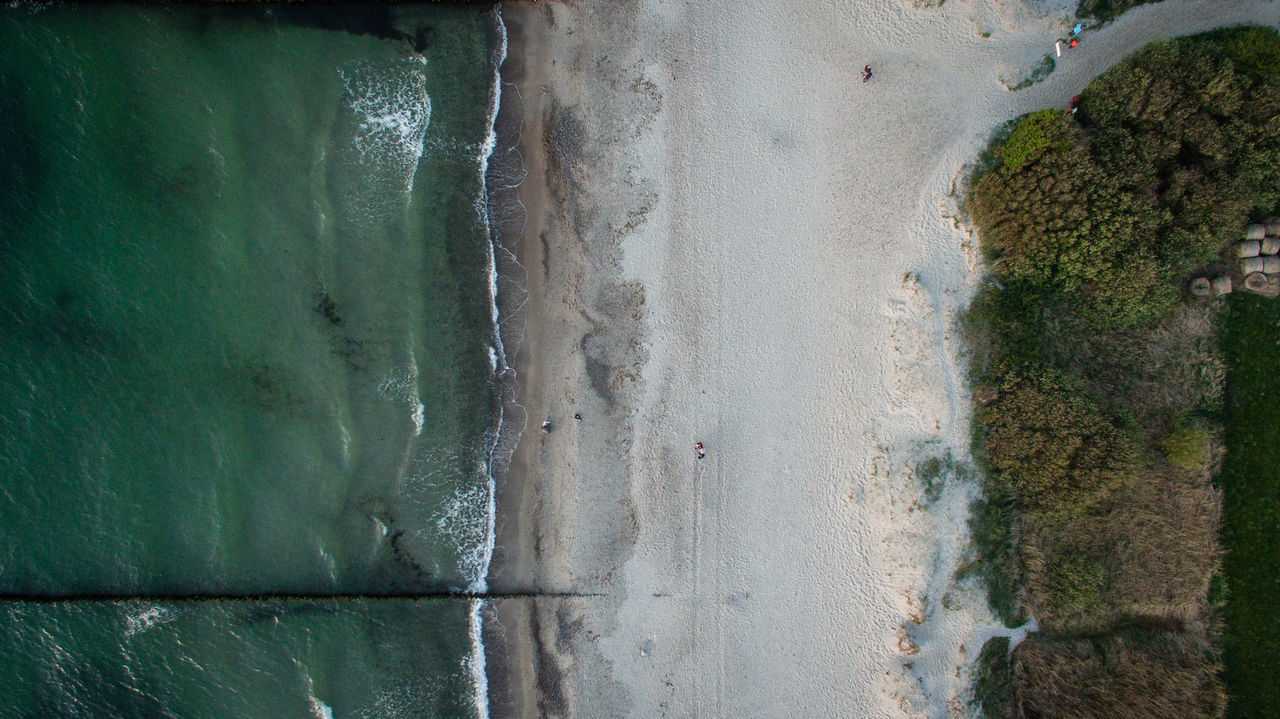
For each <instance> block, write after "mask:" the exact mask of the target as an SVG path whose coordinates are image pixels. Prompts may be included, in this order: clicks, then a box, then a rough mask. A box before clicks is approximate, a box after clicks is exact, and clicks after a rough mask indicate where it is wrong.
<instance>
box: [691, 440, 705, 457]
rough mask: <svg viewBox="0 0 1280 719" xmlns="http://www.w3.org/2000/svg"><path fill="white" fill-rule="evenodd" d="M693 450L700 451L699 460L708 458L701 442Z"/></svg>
mask: <svg viewBox="0 0 1280 719" xmlns="http://www.w3.org/2000/svg"><path fill="white" fill-rule="evenodd" d="M693 448H694V449H695V450H697V451H698V459H702V458H703V457H705V456H707V451H706V450H704V449H703V448H702V443H701V442H696V443H694V445H693Z"/></svg>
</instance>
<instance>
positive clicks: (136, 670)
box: [0, 6, 501, 716]
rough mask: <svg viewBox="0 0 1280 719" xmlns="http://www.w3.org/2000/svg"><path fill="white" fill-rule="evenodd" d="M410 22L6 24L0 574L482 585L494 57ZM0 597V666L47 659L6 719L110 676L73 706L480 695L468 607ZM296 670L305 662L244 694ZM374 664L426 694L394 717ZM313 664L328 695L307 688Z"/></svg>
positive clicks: (360, 585)
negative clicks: (380, 27)
mask: <svg viewBox="0 0 1280 719" xmlns="http://www.w3.org/2000/svg"><path fill="white" fill-rule="evenodd" d="M419 14H420V15H422V16H423V17H422V18H421V19H420V20H419V23H420V24H419V30H420V31H419V32H418V35H417V36H418V42H417V43H415V44H417V45H418V47H419V48H420V50H421V52H418V51H415V50H414V48H413V47H411V45H410V43H408V42H406V41H403V40H395V39H387V38H382V37H377V36H375V35H373V34H362V35H357V34H349V33H345V32H339V31H335V30H324V29H319V28H316V27H301V26H296V25H290V24H285V23H282V22H276V21H274V20H273V19H272V17H271V15H270V13H266V14H263V13H236V12H224V11H216V12H215V11H206V10H201V9H199V8H158V9H153V8H138V7H126V6H112V7H96V6H85V7H74V8H71V7H61V8H53V9H46V10H40V11H32V10H29V9H22V8H9V9H6V10H5V11H3V12H0V48H4V49H3V50H0V105H2V107H0V169H2V170H3V172H4V174H5V176H6V178H10V179H9V180H8V181H7V182H6V186H5V187H4V188H3V189H0V326H2V327H3V332H0V362H2V363H3V365H4V366H5V367H6V372H5V373H3V376H0V406H3V407H4V409H5V411H4V412H3V413H0V475H2V476H3V477H4V483H3V487H2V491H0V548H2V549H0V592H3V593H4V594H7V595H9V596H10V597H16V598H21V597H29V596H44V597H48V596H68V595H94V596H104V595H112V596H116V595H119V596H133V595H142V596H181V595H189V594H206V593H216V594H224V595H226V594H230V595H235V594H261V593H284V594H306V595H324V594H330V593H339V594H361V593H371V594H388V593H415V592H418V593H421V592H448V591H456V590H470V591H476V590H481V589H483V587H484V581H485V575H486V572H487V568H488V562H489V556H490V553H491V549H490V547H491V542H492V538H491V531H492V530H491V527H492V516H491V513H492V497H491V493H492V486H491V480H490V476H489V468H488V459H489V453H490V451H491V447H492V437H493V434H494V427H493V425H494V418H495V415H494V407H495V404H494V402H495V400H494V396H495V394H494V392H495V388H494V380H493V368H492V365H491V359H490V356H491V347H492V346H493V343H494V341H495V339H494V337H493V325H492V316H491V307H492V295H491V287H490V277H489V268H490V266H491V259H490V245H489V238H488V231H487V227H486V225H485V221H484V215H483V212H484V202H483V199H484V187H483V168H484V162H485V156H486V154H487V152H488V151H489V147H490V133H491V124H492V119H493V109H492V105H493V101H494V99H495V92H496V90H495V87H494V83H495V73H496V64H497V62H498V61H499V58H497V57H496V55H497V54H498V53H499V52H500V44H501V43H500V39H499V37H500V35H499V33H498V31H497V29H496V28H495V25H494V23H495V21H494V18H493V17H492V16H491V15H486V14H484V13H481V12H479V11H477V10H474V9H469V8H431V9H430V10H426V11H419ZM0 609H2V616H3V622H4V626H5V633H4V636H3V638H2V640H0V641H2V642H3V646H5V648H6V655H7V656H9V657H10V660H9V662H12V663H13V666H15V667H17V666H24V667H46V668H50V671H47V672H43V671H39V670H35V669H29V670H24V671H28V673H27V674H22V675H14V677H15V678H14V680H13V682H11V683H8V684H6V685H4V687H3V688H0V706H4V709H5V713H6V714H8V715H13V716H24V715H42V712H45V711H46V710H49V709H51V708H59V707H62V708H65V707H72V709H68V711H71V712H72V714H76V713H77V712H80V711H81V710H80V709H76V708H75V707H78V706H81V705H80V704H75V703H74V702H80V701H82V700H83V701H89V699H87V698H85V697H84V696H81V695H82V694H83V693H84V691H85V687H92V686H94V685H95V684H97V685H99V686H105V685H112V686H118V687H121V692H120V693H119V695H118V696H117V695H116V694H113V693H105V694H103V695H101V696H95V697H93V698H92V701H93V702H100V704H84V705H83V706H84V707H88V708H87V709H84V712H87V714H85V715H127V714H130V713H131V712H133V711H134V710H138V709H146V711H148V712H150V711H152V710H155V711H159V712H161V713H164V712H170V713H174V714H175V715H181V716H202V715H205V714H202V713H201V712H206V713H207V712H210V711H214V708H216V707H218V706H219V702H222V701H224V700H225V699H226V698H227V697H232V696H239V694H240V693H242V692H248V694H247V697H249V698H252V699H255V700H256V701H253V702H251V703H250V704H249V705H246V706H247V707H250V708H251V710H250V708H246V709H245V710H244V711H243V712H241V711H240V710H237V709H235V708H234V707H235V706H237V705H235V704H232V705H229V706H230V707H232V708H230V709H229V711H231V714H225V713H219V714H217V715H219V716H229V715H230V716H241V715H244V716H249V715H273V716H286V715H304V716H307V715H309V716H324V715H325V714H324V711H323V710H322V709H320V708H317V707H320V706H321V705H326V704H327V705H329V706H333V707H338V706H339V705H341V706H342V708H343V710H342V711H340V712H339V715H342V716H366V715H367V716H401V715H404V716H422V715H424V712H426V713H428V714H431V715H437V716H455V715H469V714H471V713H473V712H474V711H478V709H477V706H478V705H479V704H482V703H483V702H482V701H477V700H480V699H482V697H477V696H475V694H476V692H477V691H482V689H481V688H480V687H478V686H476V682H475V680H476V677H477V672H476V664H475V662H476V661H477V657H478V654H477V647H475V646H474V643H473V637H474V636H476V632H477V628H476V627H475V626H474V625H475V623H476V621H477V619H476V616H477V615H476V612H475V608H474V602H473V600H469V599H465V598H463V599H457V600H444V601H432V602H424V603H417V604H415V603H401V604H386V603H376V604H370V605H365V604H364V603H352V602H343V603H340V604H334V603H326V602H319V603H303V604H297V603H289V604H284V605H279V606H276V605H272V608H268V609H263V608H262V607H260V606H257V605H256V604H254V603H230V604H226V605H223V604H217V605H212V604H211V605H201V604H196V603H179V604H165V603H160V604H155V605H147V606H145V607H144V606H141V605H139V606H134V605H132V604H129V605H122V604H119V603H112V602H76V603H71V604H24V603H7V604H6V605H5V606H4V607H3V608H0ZM263 612H266V614H263ZM139 617H141V619H140V618H139ZM148 617H150V618H151V619H147V618H148ZM152 619H154V621H152ZM138 622H141V624H139V625H138V626H145V631H143V630H138V631H132V630H130V629H129V627H132V626H134V624H137V623H138ZM268 625H269V626H271V627H272V630H271V631H264V630H262V629H261V627H264V626H268ZM379 637H381V638H379ZM388 638H391V639H388ZM419 640H420V641H419ZM139 643H142V644H145V645H146V648H145V649H140V648H139V646H140V645H139ZM361 647H363V649H360V648H361ZM299 652H302V653H299ZM304 654H305V657H304ZM109 657H125V658H126V659H125V660H122V661H120V662H115V661H114V660H109V659H108V658H109ZM245 657H249V658H250V661H249V662H248V663H247V664H245V665H243V666H241V665H239V662H243V661H244V658H245ZM259 660H260V661H259ZM479 661H480V662H481V663H482V661H483V659H482V657H480V658H479ZM185 664H191V665H194V666H199V667H203V668H204V669H205V670H207V672H205V673H202V674H201V677H202V678H201V679H200V680H198V681H197V680H196V679H195V678H193V677H188V678H187V679H183V677H182V672H181V671H176V670H172V668H173V667H177V666H183V665H185ZM304 664H305V665H306V667H305V669H306V670H305V671H304V667H303V665H304ZM109 665H110V666H109ZM54 667H56V668H57V670H56V671H55V670H54V669H53V668H54ZM165 667H167V668H165ZM285 667H295V668H297V671H293V670H290V671H291V672H293V673H292V674H289V672H285V673H286V674H289V676H295V675H296V677H303V676H310V677H312V678H311V679H307V680H306V681H305V682H303V683H301V684H300V683H298V682H302V679H299V680H298V681H297V682H291V681H284V680H281V681H280V682H263V681H262V680H261V679H254V677H255V676H257V675H256V674H255V672H266V673H268V674H272V675H275V674H277V673H278V671H277V670H279V671H283V669H282V668H285ZM352 667H360V668H359V669H358V670H356V669H352ZM375 668H377V670H378V671H385V672H386V673H387V675H388V677H390V678H389V679H388V681H391V682H392V683H395V682H397V681H400V679H397V678H395V677H394V676H392V675H393V674H395V673H396V672H409V673H411V674H412V675H413V681H414V682H426V683H427V684H430V685H431V686H432V687H435V688H434V689H432V690H431V692H428V693H427V694H423V693H422V692H419V693H418V694H417V695H416V696H418V699H414V700H413V701H411V702H408V703H401V704H396V703H394V702H395V701H397V700H394V699H388V698H387V696H386V695H385V693H383V691H382V689H380V688H379V687H381V686H382V685H381V684H379V683H378V682H377V681H374V680H373V679H369V680H368V681H366V680H365V679H364V678H362V677H366V674H367V673H368V672H373V671H374V670H375ZM104 672H105V673H104ZM113 672H124V673H125V674H129V675H130V676H131V677H133V679H130V680H129V681H134V680H136V681H137V682H141V683H142V684H145V685H146V687H145V688H144V689H139V691H140V692H141V694H138V693H137V692H133V691H132V689H130V691H125V690H124V687H133V685H131V684H129V682H128V681H125V679H126V678H125V677H124V675H123V674H122V675H121V676H120V677H115V678H112V676H111V674H112V673H113ZM308 672H309V674H308ZM317 672H320V673H326V672H327V673H329V674H332V676H333V677H336V678H334V679H333V682H331V683H330V684H329V685H328V686H332V687H334V689H333V692H334V693H335V694H336V695H337V697H338V698H337V699H334V700H333V701H330V700H329V699H328V698H326V697H325V696H323V692H322V691H321V690H320V689H317V692H319V693H318V694H317V695H316V696H318V697H319V698H318V699H317V700H316V701H317V702H319V704H316V705H311V704H308V703H307V702H308V701H310V700H307V699H305V698H300V697H303V694H304V693H303V692H302V691H301V687H303V686H304V684H305V685H306V686H310V685H311V683H312V682H313V680H314V684H315V686H316V687H321V685H322V684H323V682H321V680H320V679H317V678H315V677H316V673H317ZM482 673H483V672H482V670H481V671H480V675H481V676H482ZM401 679H403V678H401ZM86 682H87V683H86ZM209 682H213V683H214V684H215V685H217V684H218V683H219V682H222V683H224V684H223V685H221V686H212V685H210V684H209ZM334 682H336V683H334ZM193 684H197V685H199V686H198V688H197V687H196V686H192V685H193ZM397 686H407V685H405V684H403V682H401V684H399V685H397ZM415 686H416V685H415ZM424 686H425V685H424ZM133 688H137V687H133ZM277 691H278V692H279V695H278V696H275V695H273V694H272V693H273V692H277ZM428 694H429V695H430V697H432V698H431V699H430V700H429V701H427V700H422V699H421V697H423V696H427V695H428ZM139 696H142V697H144V698H147V699H146V701H151V700H152V699H154V700H155V701H156V702H159V703H158V704H145V706H144V705H143V704H133V703H130V702H136V701H143V699H139ZM148 697H149V698H148ZM242 699H243V700H244V701H249V699H247V698H243V697H242ZM67 701H71V702H73V704H65V703H63V702H67ZM117 701H119V702H124V703H122V704H117V703H114V702H117ZM388 701H390V702H392V704H386V703H385V702H388ZM424 701H426V703H423V702H424ZM192 702H195V703H192ZM202 702H207V706H205V705H203V704H202ZM299 702H301V703H299ZM334 702H337V703H334ZM379 702H382V703H379ZM197 706H203V707H204V708H202V709H199V710H198V711H197V710H195V709H193V707H197ZM264 707H273V708H277V709H276V710H274V711H268V712H265V713H263V712H262V711H261V710H262V709H263V708H264ZM395 707H400V708H399V709H396V708H395ZM161 708H163V710H162V709H161ZM59 711H61V709H59ZM402 711H407V712H408V713H407V714H405V713H398V712H402ZM32 712H34V714H32ZM209 715H210V716H212V715H213V714H209Z"/></svg>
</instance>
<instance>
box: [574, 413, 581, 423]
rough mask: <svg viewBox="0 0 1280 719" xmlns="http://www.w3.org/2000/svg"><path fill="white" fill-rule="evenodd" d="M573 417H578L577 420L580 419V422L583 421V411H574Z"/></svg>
mask: <svg viewBox="0 0 1280 719" xmlns="http://www.w3.org/2000/svg"><path fill="white" fill-rule="evenodd" d="M573 418H574V419H576V420H578V421H579V422H581V421H582V413H581V412H574V413H573Z"/></svg>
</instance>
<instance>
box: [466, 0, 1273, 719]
mask: <svg viewBox="0 0 1280 719" xmlns="http://www.w3.org/2000/svg"><path fill="white" fill-rule="evenodd" d="M1074 4H1075V3H1074V2H1066V3H1064V2H1053V3H1043V2H1025V3H1024V2H1013V1H1009V2H999V1H989V0H972V1H967V0H948V2H946V3H945V4H942V5H941V6H940V7H935V8H927V7H916V6H915V5H913V4H912V3H911V2H909V0H868V1H866V2H858V3H847V2H846V3H837V2H829V1H819V0H815V1H814V2H808V3H803V4H800V3H797V4H794V5H791V6H785V7H784V6H782V4H776V3H765V2H759V1H756V2H727V1H724V0H701V1H700V2H688V3H679V2H668V1H659V0H640V1H637V2H617V3H603V2H575V3H551V2H540V3H509V4H505V5H504V6H503V7H502V15H503V18H504V21H505V23H506V24H507V27H508V32H509V39H510V53H509V56H508V64H507V66H505V67H504V69H503V78H504V83H505V84H504V88H503V93H504V94H503V102H504V108H503V112H504V117H503V122H504V128H505V131H506V132H507V133H508V134H509V135H511V136H518V137H519V145H518V148H517V150H518V158H519V159H520V160H521V163H522V164H523V167H524V170H525V171H526V172H527V173H528V175H527V178H526V179H525V180H524V182H523V183H521V184H519V186H518V188H515V187H513V188H512V190H511V192H512V193H516V194H518V199H519V203H520V206H522V207H523V212H522V213H519V214H520V215H521V216H520V217H516V218H514V219H510V221H509V222H508V223H507V224H506V225H504V226H505V227H507V228H508V230H509V236H508V237H506V238H505V240H504V241H505V242H506V244H507V246H508V249H509V250H511V254H510V255H507V256H504V257H503V258H501V261H500V270H501V271H502V283H501V284H500V286H499V290H500V295H501V300H502V307H503V310H502V311H503V318H504V330H505V332H504V336H505V337H506V342H507V349H508V353H509V356H510V358H511V360H512V366H513V367H514V368H515V370H516V382H517V383H518V386H519V395H518V398H515V399H513V400H512V403H511V406H510V408H509V414H508V420H509V421H508V426H509V427H513V428H519V426H520V425H521V424H522V425H523V436H522V437H521V438H520V442H519V444H518V448H517V449H516V451H515V454H514V456H513V457H512V458H511V462H510V466H509V468H507V469H506V471H505V472H503V474H502V476H501V477H500V482H499V496H498V525H497V531H498V542H497V550H496V553H495V557H494V566H493V568H492V571H491V575H490V581H489V585H490V589H491V590H492V591H494V592H500V593H503V592H521V593H523V592H534V593H551V594H561V595H568V596H557V597H545V598H540V599H526V598H512V599H505V600H499V601H496V602H494V603H493V609H494V616H495V618H496V621H491V622H490V627H489V631H488V634H489V640H488V644H489V652H490V654H491V657H492V658H491V660H490V666H491V667H493V669H492V672H491V682H490V685H491V688H492V691H493V693H494V696H493V700H492V711H493V715H494V716H522V717H523V716H554V717H593V718H594V717H624V716H625V717H664V716H665V717H696V716H704V717H748V716H749V717H784V716H805V717H808V716H813V717H819V716H822V717H828V716H829V717H930V718H934V717H963V716H971V715H972V713H973V710H972V709H971V708H970V707H969V706H968V699H969V697H968V692H969V684H970V677H969V664H970V662H971V661H972V660H973V659H974V658H975V657H976V656H977V653H978V650H979V649H980V648H981V646H982V644H983V642H984V641H985V640H986V639H987V638H989V637H991V636H994V635H998V634H1014V636H1015V638H1016V637H1017V636H1018V635H1019V634H1018V633H1017V632H1014V631H1011V630H1008V629H1006V628H1003V627H1001V626H999V625H998V623H997V622H996V621H995V620H994V619H993V617H992V616H991V614H990V613H989V611H988V610H987V608H986V603H985V597H984V596H983V592H982V590H981V587H980V586H978V585H977V584H975V583H973V582H965V583H957V582H956V581H955V580H954V572H955V570H956V568H957V567H958V566H959V564H960V563H961V562H962V561H963V560H964V558H965V552H966V550H967V546H968V530H967V525H966V522H967V517H968V507H969V504H970V503H971V501H972V500H973V498H974V496H975V493H976V492H977V490H978V487H977V483H976V482H975V481H974V480H973V479H972V477H969V476H968V475H969V474H970V473H968V472H966V471H965V470H964V468H965V467H966V466H967V460H968V438H969V419H970V399H969V390H968V388H967V386H966V383H965V376H964V366H965V361H964V348H963V346H962V345H961V344H960V342H959V337H958V335H957V332H956V330H955V328H954V323H955V319H956V316H957V313H958V312H960V311H961V310H963V308H964V306H965V305H966V303H967V302H968V299H969V297H970V296H971V295H972V292H973V290H974V289H975V287H976V286H977V284H978V282H979V281H980V279H981V275H980V272H981V269H980V265H979V257H978V255H977V249H976V246H977V242H976V239H975V238H974V237H972V236H971V235H970V233H969V232H968V231H967V229H966V226H965V223H964V221H963V219H961V217H960V215H961V213H960V211H959V194H960V192H962V189H963V188H962V179H963V176H964V174H965V172H966V166H967V163H970V162H972V161H973V160H974V159H975V157H976V155H977V153H978V152H979V151H980V150H981V149H982V148H983V147H984V146H985V144H986V142H987V140H988V138H989V137H990V135H991V133H992V132H993V131H994V130H995V129H996V128H997V127H999V126H1000V125H1001V124H1002V123H1004V122H1006V121H1007V120H1010V119H1012V118H1014V117H1017V116H1018V115H1020V114H1022V113H1024V112H1027V111H1030V110H1033V109H1038V108H1041V107H1062V108H1065V107H1066V106H1067V104H1068V102H1069V100H1070V98H1071V96H1072V95H1075V94H1077V93H1079V92H1080V90H1081V89H1083V87H1084V86H1085V85H1086V84H1087V83H1088V81H1089V80H1090V79H1091V78H1093V77H1094V76H1096V75H1098V74H1099V73H1101V72H1103V71H1104V70H1106V69H1107V68H1109V67H1110V66H1112V65H1113V64H1115V63H1116V62H1117V61H1118V60H1120V59H1121V58H1123V57H1124V56H1125V55H1127V54H1129V53H1131V52H1133V51H1134V50H1136V49H1138V48H1139V47H1141V46H1142V45H1143V44H1145V43H1147V42H1149V41H1152V40H1156V39H1159V38H1162V37H1168V36H1173V35H1181V34H1189V33H1193V32H1198V31H1202V30H1205V29H1209V28H1212V27H1217V26H1221V25H1231V24H1240V23H1244V22H1254V23H1259V24H1266V25H1274V24H1275V23H1276V22H1277V20H1278V19H1280V4H1277V3H1275V2H1257V1H1252V2H1244V1H1242V0H1199V1H1196V2H1192V1H1189V0H1167V1H1166V2H1164V3H1160V4H1158V5H1149V6H1144V7H1141V8H1138V9H1137V10H1134V11H1131V12H1129V13H1127V14H1125V15H1124V16H1122V17H1121V18H1120V19H1119V20H1118V21H1116V22H1115V23H1113V24H1111V25H1108V26H1106V27H1103V28H1100V29H1096V30H1088V31H1086V33H1085V35H1084V37H1083V39H1082V42H1081V45H1080V47H1078V48H1076V49H1072V50H1066V49H1064V51H1063V55H1062V57H1060V58H1056V63H1057V64H1056V69H1055V70H1054V71H1053V72H1052V74H1050V75H1049V76H1048V77H1047V78H1045V79H1044V80H1043V81H1042V82H1039V83H1036V84H1034V85H1031V86H1030V87H1027V88H1026V89H1023V90H1020V91H1016V92H1014V91H1010V90H1009V89H1008V88H1009V87H1011V86H1014V85H1017V84H1018V83H1019V82H1020V81H1021V80H1022V79H1023V78H1025V77H1027V76H1028V75H1029V74H1030V73H1031V72H1032V70H1033V69H1034V68H1035V67H1036V66H1037V65H1038V64H1039V63H1040V62H1041V61H1042V59H1043V57H1044V56H1045V55H1046V54H1051V55H1052V54H1054V40H1055V39H1057V38H1060V37H1065V36H1066V34H1067V32H1068V30H1069V28H1070V26H1071V25H1072V24H1074V22H1075V20H1074V18H1073V16H1072V12H1071V10H1072V9H1073V8H1074ZM868 64H869V65H871V67H872V68H873V70H874V76H873V78H872V79H871V81H870V82H867V83H863V82H862V81H861V71H862V68H863V66H864V65H868ZM515 158H516V155H512V156H511V157H509V158H508V160H509V161H510V162H511V163H514V159H515ZM517 174H518V173H514V172H513V173H512V176H513V177H515V178H516V179H518V177H516V175H517ZM512 184H513V185H514V182H513V183H512ZM517 235H518V237H517ZM522 415H523V416H522ZM575 415H576V416H577V417H580V419H579V418H575ZM544 420H545V421H549V422H550V423H551V426H550V431H549V432H543V431H541V430H540V428H539V426H540V425H541V423H542V422H543V421H544ZM513 439H514V437H513ZM695 442H702V443H703V444H704V446H705V448H706V457H705V458H704V459H701V460H700V459H698V457H697V454H696V453H695V450H694V443H695ZM933 458H937V459H942V460H944V461H942V462H940V463H938V466H941V467H942V471H941V473H940V475H939V476H938V477H937V478H936V479H935V478H934V477H933V476H932V473H928V472H922V471H919V470H920V468H921V467H922V465H925V464H927V463H928V460H930V459H933ZM947 458H950V461H945V460H947ZM949 468H955V469H949Z"/></svg>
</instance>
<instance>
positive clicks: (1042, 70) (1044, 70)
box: [1005, 55, 1057, 92]
mask: <svg viewBox="0 0 1280 719" xmlns="http://www.w3.org/2000/svg"><path fill="white" fill-rule="evenodd" d="M1055 67H1057V62H1055V61H1054V59H1053V57H1052V56H1051V55H1045V56H1044V57H1043V58H1042V59H1041V60H1040V64H1039V65H1036V66H1035V67H1034V68H1033V69H1032V70H1031V74H1030V75H1027V76H1026V77H1024V78H1022V79H1021V80H1019V81H1018V82H1017V83H1016V84H1013V85H1010V84H1008V83H1005V87H1006V88H1008V89H1009V92H1017V91H1019V90H1025V89H1027V88H1028V87H1031V86H1032V85H1034V84H1036V83H1037V82H1040V81H1041V80H1043V79H1045V78H1046V77H1049V73H1051V72H1053V69H1054V68H1055Z"/></svg>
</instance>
